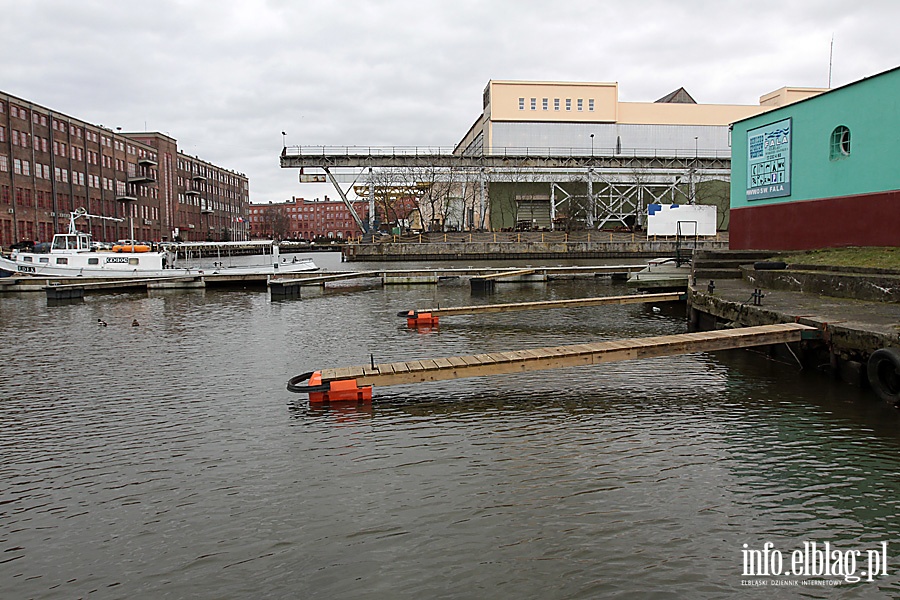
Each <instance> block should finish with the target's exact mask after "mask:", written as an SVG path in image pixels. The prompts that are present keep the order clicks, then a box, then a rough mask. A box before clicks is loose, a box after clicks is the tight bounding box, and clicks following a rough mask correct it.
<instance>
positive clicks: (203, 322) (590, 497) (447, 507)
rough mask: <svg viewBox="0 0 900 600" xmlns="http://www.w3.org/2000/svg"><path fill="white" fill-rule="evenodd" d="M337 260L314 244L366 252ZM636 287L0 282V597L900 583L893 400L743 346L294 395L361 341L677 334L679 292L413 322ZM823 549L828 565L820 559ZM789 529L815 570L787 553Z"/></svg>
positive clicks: (373, 344) (397, 354) (881, 588)
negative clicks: (72, 293)
mask: <svg viewBox="0 0 900 600" xmlns="http://www.w3.org/2000/svg"><path fill="white" fill-rule="evenodd" d="M334 256H335V255H325V254H315V255H313V258H314V259H315V260H316V262H317V263H319V264H320V265H323V266H330V267H331V268H332V269H337V268H357V269H358V270H371V269H373V268H378V266H377V265H373V264H372V263H364V264H361V265H359V266H354V265H339V264H334V263H333V261H334V260H335V259H334ZM329 261H332V262H329ZM384 266H385V267H386V268H391V269H397V268H402V265H400V264H399V263H391V264H389V265H384ZM450 266H466V265H459V264H457V265H450ZM493 266H501V264H500V263H495V264H494V265H493ZM516 266H520V264H517V265H516ZM625 293H629V291H628V289H627V288H626V287H625V286H624V285H623V284H621V283H616V282H612V281H610V280H609V279H608V278H591V279H577V280H573V281H554V282H551V283H549V284H517V285H512V284H505V285H504V284H501V285H498V287H497V291H496V293H495V294H494V295H492V296H486V297H485V296H475V297H473V296H472V293H471V291H470V289H469V286H468V285H467V284H466V282H465V281H463V280H454V279H448V280H444V281H442V282H441V283H440V285H438V286H395V287H386V288H381V287H377V286H374V285H372V286H368V285H367V283H366V282H365V281H363V282H353V283H347V284H343V285H335V286H334V287H331V288H329V289H327V290H325V291H322V290H316V289H314V290H307V289H305V288H304V291H303V295H304V298H303V299H302V300H288V301H274V302H273V301H272V300H271V299H270V298H269V297H268V294H267V293H265V292H262V291H258V290H256V291H253V290H246V291H244V290H221V291H220V290H207V291H203V290H181V291H178V290H172V291H165V292H151V293H149V294H112V295H89V296H87V297H86V298H85V300H84V302H82V303H75V304H68V305H62V306H48V304H47V300H46V298H45V297H44V295H43V294H23V295H6V296H0V348H2V352H3V360H2V361H0V382H2V383H0V598H10V599H18V598H48V599H69V598H129V599H132V598H250V597H253V598H323V599H324V598H327V599H337V598H367V599H368V598H379V599H380V598H384V599H396V598H466V599H468V598H491V599H521V598H540V599H542V600H543V599H556V598H560V599H561V598H605V597H621V598H625V597H629V598H630V597H652V598H723V597H727V598H743V597H748V598H750V597H752V598H763V597H765V598H769V597H785V598H794V597H811V598H818V597H823V598H825V597H846V598H884V597H897V596H898V595H900V577H898V568H900V541H898V540H900V522H898V520H897V518H896V517H897V514H898V508H900V500H898V499H900V474H898V467H897V465H898V464H900V437H898V434H900V427H898V423H900V419H898V414H897V411H895V410H894V409H893V408H892V407H889V406H887V405H884V404H883V403H880V402H879V401H878V400H876V399H875V397H874V396H873V395H872V394H871V393H870V392H869V391H867V390H860V389H858V388H854V387H850V386H847V385H843V384H840V383H837V382H835V381H833V380H831V379H829V378H828V377H827V376H825V375H823V374H822V373H816V372H799V371H798V367H797V366H796V365H794V364H790V363H789V362H781V361H776V360H772V359H770V358H768V357H767V356H765V355H763V354H762V353H759V352H752V351H728V352H717V353H712V354H691V355H684V356H676V357H669V358H659V359H651V360H643V361H627V362H620V363H611V364H607V365H599V366H593V367H578V368H569V369H560V370H550V371H537V372H532V373H526V374H516V375H504V376H498V377H492V378H477V379H463V380H457V381H447V382H436V383H429V384H422V385H416V386H409V385H408V386H396V387H384V388H380V389H376V390H375V400H374V403H373V404H372V405H371V406H368V407H365V406H359V407H357V406H349V407H347V406H345V407H337V406H336V407H333V408H323V409H318V408H310V407H309V406H308V404H307V402H306V397H305V396H302V395H296V394H291V393H289V392H287V391H286V389H285V384H286V382H287V380H288V379H289V378H290V377H292V376H294V375H297V374H299V373H301V372H304V371H310V370H313V369H317V368H326V367H337V366H352V365H362V364H368V363H369V362H370V360H373V359H374V360H375V361H376V362H389V361H401V360H412V359H417V358H435V357H441V356H455V355H464V354H476V353H481V352H492V351H501V350H511V349H523V348H536V347H543V346H553V345H567V344H577V343H584V342H590V341H600V340H611V339H617V338H628V337H640V336H651V335H664V334H674V333H681V332H684V331H685V329H686V321H685V318H684V307H683V305H661V306H653V305H628V306H604V307H592V308H580V309H556V310H549V311H532V312H514V313H506V314H486V315H469V316H456V317H446V318H443V319H442V321H441V325H440V328H439V329H437V330H433V331H414V330H409V329H407V327H406V322H405V320H402V319H399V318H397V312H398V311H401V310H406V309H411V308H429V307H434V306H456V305H467V304H475V303H500V302H524V301H538V300H556V299H565V298H577V297H584V296H597V295H619V294H625ZM98 320H102V321H103V322H105V323H106V325H105V326H104V325H102V324H100V323H99V321H98ZM134 322H136V325H133V323H134ZM826 543H828V544H829V546H828V548H829V553H830V554H834V553H839V555H838V554H834V556H835V557H836V558H835V560H834V561H832V562H833V563H834V564H831V565H829V568H830V570H829V571H828V573H829V574H827V575H826V574H825V572H824V571H821V570H820V572H819V573H816V572H815V567H816V565H815V561H813V563H814V564H813V565H812V566H810V564H809V560H808V557H809V556H810V554H812V556H813V558H814V559H815V557H816V556H824V554H822V555H816V554H815V552H816V551H819V552H821V551H822V549H824V548H825V544H826ZM811 544H813V545H811ZM757 551H758V553H756V552H757ZM764 551H765V554H763V552H764ZM795 552H800V553H801V555H803V554H804V553H805V556H806V558H807V560H806V563H805V566H803V565H804V563H803V561H802V560H801V563H800V565H801V567H802V569H803V572H802V573H799V572H798V574H791V573H790V572H788V573H787V575H784V573H783V571H782V574H781V575H779V574H777V573H775V572H774V568H775V567H776V566H778V565H776V564H775V560H774V557H775V556H778V557H779V558H782V559H783V564H782V566H781V568H782V569H783V568H787V569H790V568H791V558H792V555H793V554H794V553H795ZM854 552H859V554H858V555H857V554H854ZM873 552H874V554H873ZM776 553H777V554H776ZM881 553H883V554H881ZM763 556H765V564H766V565H765V566H767V567H771V568H770V571H769V572H768V573H767V574H762V573H758V572H757V571H759V569H758V568H757V567H759V566H760V565H759V564H755V565H753V569H749V570H748V566H747V560H748V557H753V558H754V559H756V558H759V557H763ZM873 556H874V557H876V558H878V559H879V560H880V559H881V558H882V557H884V559H885V560H884V562H885V563H886V564H885V565H877V569H878V570H877V574H876V575H874V576H870V575H869V574H866V575H861V573H863V572H866V571H867V570H869V569H870V567H869V564H868V563H867V559H868V558H871V557H873ZM838 558H839V559H840V560H838ZM850 558H854V559H855V562H854V563H853V564H852V565H851V562H850V560H849V559H850ZM851 566H852V567H853V569H852V572H851V569H850V567H851ZM882 566H883V567H884V568H883V569H882V568H881V567H882ZM750 571H753V572H752V573H751V572H750ZM857 578H858V579H859V580H858V581H854V579H857ZM835 588H837V589H835Z"/></svg>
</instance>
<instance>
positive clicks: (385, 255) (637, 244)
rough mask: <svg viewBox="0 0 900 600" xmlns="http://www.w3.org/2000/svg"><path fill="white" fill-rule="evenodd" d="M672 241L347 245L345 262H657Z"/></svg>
mask: <svg viewBox="0 0 900 600" xmlns="http://www.w3.org/2000/svg"><path fill="white" fill-rule="evenodd" d="M677 246H678V244H676V242H675V241H674V240H644V241H634V242H632V241H611V242H606V241H605V242H465V241H460V242H428V243H416V242H385V243H380V244H350V245H347V246H345V247H344V250H343V252H344V260H346V261H390V260H396V261H409V260H417V261H421V260H482V259H483V260H488V259H497V258H510V259H537V258H561V259H564V258H659V257H664V256H674V255H675V252H676V250H678V247H677ZM694 248H696V249H698V250H699V249H702V250H726V249H727V248H728V242H727V241H701V242H696V243H694V242H693V241H691V242H682V243H681V251H682V252H688V253H689V252H691V249H694Z"/></svg>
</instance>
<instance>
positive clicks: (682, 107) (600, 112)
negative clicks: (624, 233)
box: [455, 80, 825, 229]
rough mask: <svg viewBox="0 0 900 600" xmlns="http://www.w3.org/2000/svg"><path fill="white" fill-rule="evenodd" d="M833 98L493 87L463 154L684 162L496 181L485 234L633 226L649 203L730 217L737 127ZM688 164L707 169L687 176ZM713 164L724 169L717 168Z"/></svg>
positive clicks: (538, 84)
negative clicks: (755, 99)
mask: <svg viewBox="0 0 900 600" xmlns="http://www.w3.org/2000/svg"><path fill="white" fill-rule="evenodd" d="M823 91H825V90H823V89H813V88H789V87H786V88H781V89H780V90H776V91H774V92H771V93H769V94H765V95H764V96H762V97H760V99H759V104H758V105H734V104H699V103H697V102H696V101H695V100H694V99H693V98H692V97H691V95H690V94H689V93H688V92H687V91H686V90H684V88H680V89H678V90H675V91H674V92H672V93H670V94H667V95H666V96H664V97H662V98H660V99H659V100H657V101H655V102H621V101H620V100H619V86H618V83H614V82H613V83H608V82H583V83H578V82H548V81H494V80H492V81H489V82H488V84H487V86H486V87H485V90H484V96H483V109H484V110H483V112H482V114H481V116H480V117H479V118H478V119H477V120H476V121H475V123H474V124H473V125H472V127H471V128H470V129H469V131H468V132H467V133H466V135H465V136H464V137H463V138H462V140H461V141H460V142H459V143H458V144H457V146H456V149H455V153H456V154H462V155H479V154H486V155H498V154H509V155H522V154H530V155H551V156H567V155H568V156H581V157H584V156H595V157H598V158H600V157H610V158H616V157H619V158H641V159H644V158H645V159H647V160H648V164H649V162H650V161H651V159H652V160H656V159H659V158H661V157H664V158H672V159H682V165H681V166H679V167H677V168H673V167H665V168H660V167H659V166H658V165H657V166H654V167H647V168H645V169H639V170H636V169H635V168H630V169H622V168H619V169H615V168H594V169H585V168H583V167H582V168H580V169H572V170H570V171H565V170H553V171H549V170H548V171H546V172H540V171H538V170H532V171H530V172H527V173H514V174H512V175H511V174H509V173H506V174H504V173H494V174H492V176H491V178H490V183H489V186H490V191H489V198H490V201H489V208H488V209H487V210H485V211H483V213H482V214H484V215H486V214H487V213H489V216H484V217H483V218H482V223H480V225H481V226H483V227H490V228H492V229H505V228H512V227H521V226H523V223H525V224H526V225H525V226H527V223H531V226H532V227H534V228H538V229H554V228H557V226H558V225H559V224H561V223H563V222H565V223H572V222H579V223H584V224H585V225H586V226H589V227H595V226H600V227H603V226H605V225H606V224H607V223H612V224H613V225H620V224H625V225H628V226H632V225H633V224H635V221H636V222H637V223H638V224H640V221H641V216H642V214H643V212H644V209H645V207H646V205H647V204H648V203H657V202H668V203H676V202H677V203H702V202H704V201H708V202H709V203H714V204H717V205H719V206H720V207H721V209H722V213H725V211H726V210H727V207H728V201H727V200H728V198H727V191H726V192H724V196H723V197H721V198H719V197H718V196H722V195H723V192H722V191H721V190H723V189H727V186H725V185H724V184H725V183H726V182H727V181H728V179H729V174H730V170H729V169H728V168H727V165H728V164H730V163H729V162H728V161H730V156H731V139H730V133H729V124H730V123H733V122H735V121H738V120H741V119H744V118H747V117H751V116H754V115H757V114H759V113H762V112H765V111H767V110H771V109H773V108H775V107H778V106H783V105H785V104H789V103H792V102H796V101H798V100H802V99H804V98H808V97H810V96H813V95H816V94H818V93H821V92H823ZM684 159H688V160H690V159H697V163H696V164H695V165H689V166H688V167H687V168H685V167H684V164H683V162H684ZM703 159H707V160H705V161H704V160H703ZM712 161H718V164H719V165H720V166H719V168H710V167H709V165H711V164H712ZM722 161H725V163H724V164H725V165H726V168H724V169H723V168H721V165H722V164H723V163H722ZM657 162H658V161H657ZM713 182H718V183H713ZM704 189H705V190H706V191H707V192H708V193H706V196H707V198H703V197H702V196H703V195H704V194H703V191H704ZM711 190H715V193H713V192H712V191H711ZM526 222H527V223H526ZM475 225H479V224H475ZM726 226H727V217H726V218H725V219H724V220H723V219H720V227H722V228H724V227H726Z"/></svg>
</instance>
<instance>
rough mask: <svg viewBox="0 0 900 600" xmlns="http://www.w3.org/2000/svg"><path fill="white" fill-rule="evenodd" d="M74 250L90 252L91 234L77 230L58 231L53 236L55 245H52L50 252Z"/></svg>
mask: <svg viewBox="0 0 900 600" xmlns="http://www.w3.org/2000/svg"><path fill="white" fill-rule="evenodd" d="M72 250H84V251H85V252H89V251H90V250H91V234H89V233H80V232H76V233H57V234H56V235H54V236H53V245H52V246H51V247H50V252H58V251H67V252H71V251H72Z"/></svg>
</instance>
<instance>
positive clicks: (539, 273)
mask: <svg viewBox="0 0 900 600" xmlns="http://www.w3.org/2000/svg"><path fill="white" fill-rule="evenodd" d="M646 266H647V265H646V264H638V265H597V266H578V267H528V268H527V269H500V268H474V267H473V268H462V269H460V268H454V269H406V270H394V269H388V270H379V271H347V272H342V273H329V274H328V275H323V274H321V273H318V274H305V273H296V274H292V275H291V276H280V277H278V278H273V279H271V280H270V281H269V292H270V295H271V297H272V298H299V297H300V289H301V288H302V287H304V286H320V287H324V286H325V285H326V284H329V283H336V282H339V281H346V280H350V279H360V278H367V277H368V278H377V279H380V280H381V285H409V284H437V283H438V282H439V281H440V280H441V279H450V278H459V277H470V278H472V280H473V281H474V280H475V279H476V278H480V279H481V280H484V281H494V280H497V279H499V278H506V279H507V280H508V281H510V282H517V283H520V282H534V281H547V280H551V279H575V278H579V277H603V276H613V277H616V276H622V277H623V278H624V277H626V276H627V274H628V273H634V272H636V271H640V270H641V269H644V268H645V267H646ZM525 278H527V279H525Z"/></svg>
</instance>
